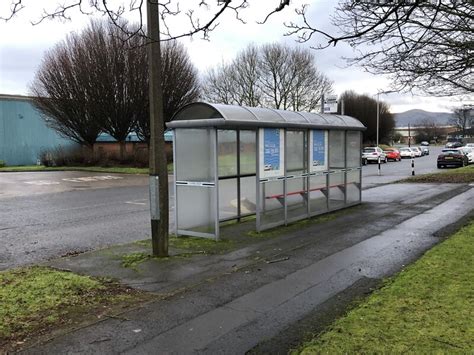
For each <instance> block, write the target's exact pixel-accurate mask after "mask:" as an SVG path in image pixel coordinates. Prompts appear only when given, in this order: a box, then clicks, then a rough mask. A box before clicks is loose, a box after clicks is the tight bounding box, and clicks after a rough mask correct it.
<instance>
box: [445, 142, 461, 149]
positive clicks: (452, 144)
mask: <svg viewBox="0 0 474 355" xmlns="http://www.w3.org/2000/svg"><path fill="white" fill-rule="evenodd" d="M445 147H446V148H460V147H462V143H461V142H457V141H455V142H448V143H446V145H445Z"/></svg>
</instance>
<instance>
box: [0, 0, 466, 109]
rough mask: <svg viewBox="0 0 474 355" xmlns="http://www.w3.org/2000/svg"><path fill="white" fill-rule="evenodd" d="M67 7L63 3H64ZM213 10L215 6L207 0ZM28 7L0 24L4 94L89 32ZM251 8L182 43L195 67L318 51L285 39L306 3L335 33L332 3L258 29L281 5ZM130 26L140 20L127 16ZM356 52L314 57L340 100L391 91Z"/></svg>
mask: <svg viewBox="0 0 474 355" xmlns="http://www.w3.org/2000/svg"><path fill="white" fill-rule="evenodd" d="M65 1H66V2H67V0H63V1H62V2H65ZM197 2H198V1H197V0H196V1H191V0H186V1H180V10H181V11H182V13H181V14H182V16H176V17H173V18H170V20H169V21H168V24H169V26H170V29H171V31H172V33H173V34H179V33H182V32H183V29H189V22H188V19H187V18H186V17H185V16H184V13H185V11H186V7H185V5H183V4H188V6H192V5H191V4H195V3H197ZM208 2H209V3H210V4H214V3H215V2H216V1H215V0H209V1H208ZM9 3H10V0H2V1H1V4H0V16H5V14H6V13H7V12H8V7H9ZM23 3H24V4H25V5H26V7H25V9H23V10H22V11H21V12H20V13H19V14H18V16H17V17H15V18H13V19H12V20H10V21H8V22H4V21H2V22H0V33H1V34H2V35H1V36H0V94H20V95H27V94H28V92H29V89H28V85H29V83H30V82H31V81H32V79H33V77H34V75H35V72H36V70H37V68H38V66H39V64H40V63H41V60H42V57H43V54H44V52H45V51H46V50H48V49H50V48H52V47H53V46H54V44H55V43H57V42H59V41H61V40H62V39H64V37H65V36H66V35H67V34H68V33H69V32H71V31H79V30H80V29H81V28H82V27H84V26H86V25H87V23H88V21H89V18H88V17H87V16H84V15H81V14H80V13H78V12H77V11H76V12H72V13H71V18H72V20H71V21H69V22H64V21H60V20H54V21H45V22H42V23H41V24H39V25H35V26H33V25H31V23H30V22H31V21H35V20H37V19H38V18H39V17H40V14H41V12H42V8H43V7H45V6H47V7H48V8H49V9H50V10H51V9H53V8H54V7H55V4H57V3H58V1H57V0H43V1H38V0H36V1H35V0H24V1H23ZM249 3H250V6H249V7H248V8H247V9H245V10H244V11H242V12H241V16H242V18H244V19H245V21H246V24H242V23H240V22H239V21H237V20H236V19H235V16H234V14H231V13H229V14H227V15H226V16H223V17H222V18H220V19H219V26H218V27H217V28H216V30H215V31H213V32H212V33H211V35H210V40H209V41H206V40H202V39H201V38H200V36H199V35H198V36H195V37H194V38H192V39H183V40H181V41H182V42H183V44H184V45H185V46H186V47H187V49H188V51H189V54H190V57H191V59H192V61H193V62H194V64H195V65H196V67H197V68H198V69H199V70H200V71H201V72H202V73H204V72H205V71H206V70H207V69H208V68H211V67H213V66H215V65H219V64H220V63H222V62H226V61H229V60H231V59H232V58H233V57H234V56H235V55H236V53H237V52H238V51H239V50H241V49H242V48H244V47H246V46H247V45H248V44H250V43H254V44H261V43H270V42H285V43H288V44H290V45H295V46H296V45H297V46H307V47H309V46H310V45H314V43H309V44H298V43H296V42H295V38H294V37H286V36H284V33H285V32H286V31H287V29H286V28H285V27H284V25H283V24H284V23H285V22H289V21H298V17H297V16H296V15H295V12H294V9H295V8H299V7H300V6H301V4H303V3H311V5H310V8H309V9H310V10H309V18H310V19H311V21H312V24H314V25H317V26H318V27H319V28H323V29H326V30H331V29H332V26H331V25H330V19H329V17H330V14H331V13H332V12H333V11H334V5H335V4H336V1H334V0H317V1H309V0H306V1H302V0H293V1H292V8H291V9H286V10H285V11H283V12H281V13H276V14H275V15H273V16H272V17H271V18H270V19H269V20H268V22H267V23H265V24H264V25H259V24H257V23H256V22H257V21H261V20H262V19H263V18H264V15H265V14H267V13H268V12H269V11H271V10H272V9H273V8H275V5H276V4H277V3H279V0H266V1H257V0H253V1H252V0H250V1H249ZM213 10H214V8H211V9H210V11H204V10H202V11H201V12H200V13H198V15H199V17H200V18H201V19H203V20H204V19H205V18H206V17H209V16H210V15H211V14H212V13H213ZM128 16H129V19H130V20H131V21H136V17H133V16H132V15H128ZM351 53H352V49H351V48H349V47H348V46H347V45H344V44H338V45H337V46H336V47H333V48H327V49H324V50H318V51H315V56H316V64H317V66H318V68H319V69H320V70H321V71H322V72H324V73H325V74H326V75H327V76H328V77H329V78H330V79H331V80H333V82H334V88H335V91H336V93H337V94H341V93H342V92H344V91H345V90H354V91H356V92H358V93H366V94H371V95H372V94H376V93H377V91H384V90H389V85H390V82H389V81H388V79H387V78H385V77H382V76H374V75H372V74H369V73H365V72H364V71H363V70H362V69H360V68H358V67H347V66H346V64H345V62H344V60H343V59H342V58H341V57H342V56H346V57H347V56H350V55H351ZM380 98H381V100H384V101H386V102H388V103H389V104H390V106H391V108H392V112H402V111H406V110H410V109H415V108H418V109H423V110H426V111H433V112H434V111H436V112H440V111H450V110H451V108H452V107H453V106H458V105H459V101H457V100H452V99H449V98H432V97H422V96H412V95H410V94H398V93H395V94H393V93H392V94H388V95H381V97H380Z"/></svg>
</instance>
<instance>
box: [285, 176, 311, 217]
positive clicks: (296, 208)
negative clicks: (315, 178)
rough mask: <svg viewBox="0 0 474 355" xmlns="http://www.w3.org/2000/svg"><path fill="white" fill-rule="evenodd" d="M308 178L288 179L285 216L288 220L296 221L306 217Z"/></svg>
mask: <svg viewBox="0 0 474 355" xmlns="http://www.w3.org/2000/svg"><path fill="white" fill-rule="evenodd" d="M307 180H308V178H306V177H305V178H296V179H288V180H287V182H286V188H287V197H286V203H287V216H288V220H297V219H303V218H307V217H308V208H307V201H308V199H307V192H306V186H307Z"/></svg>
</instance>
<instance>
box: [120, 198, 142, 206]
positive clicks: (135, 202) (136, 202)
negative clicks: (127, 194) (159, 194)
mask: <svg viewBox="0 0 474 355" xmlns="http://www.w3.org/2000/svg"><path fill="white" fill-rule="evenodd" d="M141 201H146V199H141V200H133V201H125V203H128V204H129V205H139V206H146V202H141Z"/></svg>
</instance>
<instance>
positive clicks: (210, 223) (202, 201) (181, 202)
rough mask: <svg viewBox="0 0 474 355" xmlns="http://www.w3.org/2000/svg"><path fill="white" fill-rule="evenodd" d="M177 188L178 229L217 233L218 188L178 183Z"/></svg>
mask: <svg viewBox="0 0 474 355" xmlns="http://www.w3.org/2000/svg"><path fill="white" fill-rule="evenodd" d="M176 190H177V195H178V197H177V198H178V229H181V230H190V231H194V232H201V233H210V234H215V211H216V206H215V205H216V204H215V193H216V189H215V188H213V187H199V186H181V185H178V186H176ZM196 206H199V208H196Z"/></svg>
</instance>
